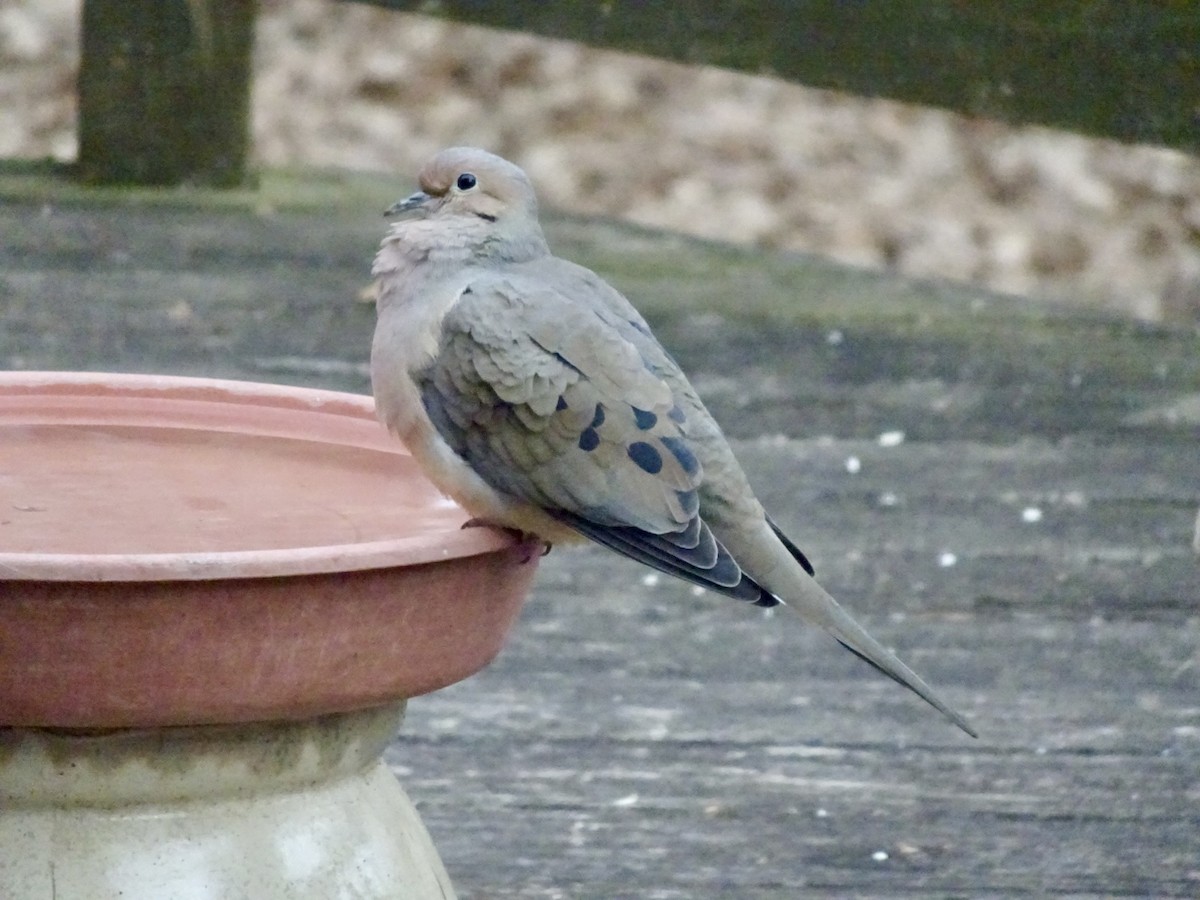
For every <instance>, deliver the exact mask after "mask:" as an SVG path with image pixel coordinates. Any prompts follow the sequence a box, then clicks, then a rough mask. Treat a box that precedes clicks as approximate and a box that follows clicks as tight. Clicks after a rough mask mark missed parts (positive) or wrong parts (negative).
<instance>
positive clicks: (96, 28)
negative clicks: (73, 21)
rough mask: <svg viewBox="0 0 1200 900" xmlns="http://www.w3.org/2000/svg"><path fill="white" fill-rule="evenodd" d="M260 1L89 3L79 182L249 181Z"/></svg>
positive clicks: (81, 86)
mask: <svg viewBox="0 0 1200 900" xmlns="http://www.w3.org/2000/svg"><path fill="white" fill-rule="evenodd" d="M254 14H255V3H254V0H84V4H83V58H82V61H81V64H80V68H79V165H78V175H79V177H80V178H81V179H82V180H84V181H87V182H91V183H99V184H145V185H176V184H196V185H209V186H217V187H230V186H235V185H239V184H241V183H242V182H243V181H244V179H245V164H246V149H247V146H248V142H249V139H248V127H247V126H248V121H249V112H250V55H251V49H252V46H253V39H254Z"/></svg>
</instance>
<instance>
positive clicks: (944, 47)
mask: <svg viewBox="0 0 1200 900" xmlns="http://www.w3.org/2000/svg"><path fill="white" fill-rule="evenodd" d="M369 2H372V3H374V4H375V5H379V6H386V7H390V8H393V9H403V10H410V11H414V12H420V13H423V14H432V15H439V16H444V17H446V18H451V19H456V20H459V21H462V22H470V23H474V24H478V25H487V26H491V27H495V28H506V29H510V30H514V31H526V32H532V33H534V34H540V35H544V36H547V37H554V38H563V39H567V40H575V41H581V42H583V43H587V44H592V45H594V46H598V47H607V48H611V49H617V50H625V51H629V52H633V53H643V54H648V55H650V56H659V57H663V58H665V59H674V60H678V61H680V62H686V63H693V64H707V65H714V66H722V67H725V68H730V69H737V70H740V71H743V72H751V73H755V74H771V75H776V76H779V77H781V78H786V79H788V80H790V81H796V82H800V83H802V84H807V85H811V86H812V87H819V88H831V89H834V90H841V91H848V92H850V93H855V94H861V95H864V96H869V97H888V98H891V99H894V100H902V101H905V102H910V103H921V104H927V105H931V106H940V107H944V108H947V109H952V110H955V111H958V112H962V113H965V114H967V115H975V116H985V117H989V118H995V119H1002V120H1005V121H1008V122H1013V123H1018V124H1029V123H1033V124H1040V125H1049V126H1053V127H1056V128H1064V129H1069V130H1072V131H1080V132H1084V133H1087V134H1093V135H1098V136H1103V137H1111V138H1115V139H1117V140H1122V141H1137V142H1146V143H1157V144H1165V145H1168V146H1173V147H1178V148H1180V149H1183V150H1188V151H1191V152H1196V151H1197V150H1198V149H1200V5H1197V4H1195V3H1190V2H1167V3H1152V2H1133V3H1130V2H1126V0H1051V2H1042V3H1031V2H1026V0H1007V2H1000V3H970V2H961V0H892V2H887V3H846V2H839V0H769V2H757V3H749V2H739V3H718V2H712V0H684V2H680V3H671V4H658V3H636V2H609V3H537V2H528V0H526V2H513V3H482V2H479V0H438V2H436V3H429V2H426V0H369Z"/></svg>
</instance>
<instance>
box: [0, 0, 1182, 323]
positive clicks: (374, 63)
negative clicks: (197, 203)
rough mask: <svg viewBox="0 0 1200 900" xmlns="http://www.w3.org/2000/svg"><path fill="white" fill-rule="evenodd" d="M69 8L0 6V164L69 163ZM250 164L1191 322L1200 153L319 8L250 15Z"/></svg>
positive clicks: (75, 48)
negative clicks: (479, 195) (457, 179)
mask: <svg viewBox="0 0 1200 900" xmlns="http://www.w3.org/2000/svg"><path fill="white" fill-rule="evenodd" d="M79 21H80V0H37V2H34V0H5V2H4V3H3V5H0V156H3V157H24V158H42V157H51V158H54V159H57V160H60V161H69V160H71V159H73V158H74V156H75V153H76V148H77V137H76V122H75V115H76V109H75V89H76V84H75V78H76V74H77V71H78V66H79V50H80V45H79ZM251 118H252V157H253V160H254V162H255V164H259V165H268V166H317V167H326V166H328V167H339V168H349V169H364V170H375V171H384V172H395V173H396V175H397V179H398V182H400V185H398V190H402V189H403V188H404V187H405V186H407V185H408V184H409V183H410V181H411V179H412V177H413V174H414V173H415V171H416V169H417V167H419V165H420V164H421V163H422V162H423V161H424V160H425V158H426V157H427V156H428V155H429V154H431V153H432V152H434V151H435V150H437V149H439V148H441V147H443V146H446V145H450V144H464V143H466V144H477V145H480V146H483V147H487V148H489V149H491V150H494V151H496V152H498V153H500V154H502V155H504V156H507V157H510V158H512V159H514V160H515V161H517V162H518V163H520V164H521V165H522V166H524V167H525V168H526V169H527V170H528V171H529V173H530V175H531V176H532V177H533V179H534V182H535V184H536V185H537V187H538V189H539V192H540V195H541V198H542V201H543V203H544V204H545V205H548V206H553V207H557V208H560V209H562V210H565V211H569V212H574V213H582V214H596V215H605V216H613V217H617V218H620V219H625V220H628V221H632V222H635V223H639V224H643V225H649V226H655V227H661V228H667V229H672V230H677V231H681V232H687V233H690V234H694V235H698V236H702V237H707V238H715V239H719V240H726V241H731V242H737V243H746V244H754V245H759V246H765V247H774V248H786V249H793V250H802V251H811V252H815V253H819V254H823V255H827V256H829V257H832V258H834V259H837V260H840V261H843V262H847V263H851V264H855V265H862V266H867V267H872V268H880V269H888V270H892V271H896V272H900V273H903V274H908V275H917V276H935V277H946V278H951V279H959V280H964V281H970V282H972V283H975V284H979V285H983V286H986V287H988V288H991V289H994V290H998V291H1003V292H1012V293H1019V294H1027V295H1033V296H1040V297H1045V298H1050V299H1053V300H1056V301H1060V302H1064V303H1082V304H1087V305H1090V306H1095V307H1100V308H1107V309H1110V310H1117V311H1121V312H1124V313H1128V314H1130V315H1132V316H1135V317H1138V318H1142V319H1147V320H1152V321H1160V320H1162V321H1172V322H1176V323H1183V324H1195V323H1196V322H1198V321H1200V159H1197V158H1195V157H1192V156H1189V155H1187V154H1185V153H1181V152H1177V151H1173V150H1167V149H1161V148H1156V147H1148V146H1129V145H1122V144H1118V143H1115V142H1111V141H1103V140H1095V139H1091V138H1086V137H1082V136H1078V135H1074V134H1069V133H1064V132H1057V131H1051V130H1048V129H1042V128H1014V127H1010V126H1006V125H1001V124H998V123H995V122H990V121H982V120H974V119H968V118H965V117H962V116H956V115H953V114H950V113H945V112H941V111H936V110H931V109H925V108H917V107H912V106H906V105H903V104H898V103H893V102H888V101H881V100H869V99H863V98H858V97H853V96H846V95H841V94H835V93H831V92H826V91H818V90H812V89H808V88H804V87H800V86H796V85H793V84H789V83H786V82H783V81H779V80H775V79H771V78H764V77H753V76H748V75H742V74H735V73H732V72H727V71H721V70H717V69H712V68H704V67H690V66H683V65H679V64H675V63H670V62H663V61H659V60H654V59H649V58H644V57H636V56H630V55H626V54H621V53H616V52H610V51H602V50H595V49H589V48H586V47H582V46H579V45H575V44H569V43H565V42H558V41H551V40H546V39H542V38H536V37H532V36H528V35H518V34H510V33H502V32H496V31H489V30H485V29H482V28H476V27H469V26H462V25H456V24H451V23H447V22H443V21H437V20H432V19H427V18H423V17H420V16H412V15H406V14H401V13H395V12H390V11H386V10H381V9H375V8H372V7H367V6H362V5H359V4H348V3H336V2H331V0H298V2H282V0H264V2H262V3H261V9H260V14H259V17H258V20H257V35H256V47H255V57H254V74H253V97H252V115H251Z"/></svg>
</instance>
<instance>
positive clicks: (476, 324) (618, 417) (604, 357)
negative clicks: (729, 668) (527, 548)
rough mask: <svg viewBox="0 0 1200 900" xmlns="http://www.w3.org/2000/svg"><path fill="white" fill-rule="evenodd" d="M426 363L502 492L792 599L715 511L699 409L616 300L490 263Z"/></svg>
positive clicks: (461, 432) (453, 430)
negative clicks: (760, 570)
mask: <svg viewBox="0 0 1200 900" xmlns="http://www.w3.org/2000/svg"><path fill="white" fill-rule="evenodd" d="M413 374H414V378H415V380H416V382H417V385H418V388H419V390H420V393H421V400H422V403H423V405H424V407H425V410H426V412H427V413H428V415H429V418H430V420H431V421H432V422H433V424H434V427H435V428H436V429H437V431H438V433H439V434H440V435H441V437H442V439H443V440H445V441H446V442H447V444H449V445H450V447H451V448H452V449H453V450H454V451H455V452H456V453H457V454H458V455H459V456H460V457H462V458H463V459H464V460H465V461H466V462H467V463H468V465H470V466H471V468H472V469H473V470H474V471H475V472H476V473H477V474H478V475H479V476H480V477H481V478H483V480H484V481H486V482H487V483H488V484H489V485H491V486H492V487H493V488H494V489H496V490H497V491H499V492H501V493H503V494H506V495H508V496H510V497H513V498H515V499H518V500H521V501H524V502H526V503H530V504H533V505H535V506H537V507H539V508H541V509H543V510H545V511H546V512H547V513H548V514H549V515H551V516H553V517H554V518H556V519H558V520H559V521H561V522H563V523H564V524H566V525H569V526H570V527H572V528H574V529H576V530H577V531H579V532H581V533H582V534H584V535H586V536H588V537H590V538H592V539H593V540H595V541H597V542H599V543H601V544H604V545H606V546H608V547H610V548H612V549H614V550H616V551H618V552H619V553H622V554H624V555H625V556H629V557H631V558H633V559H635V560H637V561H639V562H642V563H645V564H647V565H650V566H653V567H655V568H657V569H659V570H662V571H664V572H667V573H669V574H672V575H676V576H678V577H681V578H684V579H686V580H689V581H692V582H694V583H697V584H700V585H703V586H704V587H707V588H711V589H713V590H716V591H720V592H722V593H725V594H729V595H732V596H735V597H738V598H740V599H744V600H749V601H751V602H756V603H760V604H764V605H774V603H776V602H778V601H776V600H775V598H774V597H772V596H771V595H770V594H768V593H766V592H765V591H763V590H762V589H761V588H760V587H759V586H758V585H757V584H756V583H755V582H754V581H752V580H751V579H749V578H748V577H747V576H746V575H745V574H744V573H743V572H742V570H741V569H740V567H739V566H738V564H737V563H736V562H735V561H734V559H733V558H732V556H730V554H729V553H728V552H727V551H726V550H725V548H724V547H723V546H721V545H720V543H718V541H717V540H716V539H715V538H714V537H713V534H712V532H711V531H710V530H709V527H708V525H707V524H705V522H704V520H703V519H702V518H701V515H700V508H699V507H700V501H699V495H698V489H699V487H700V484H701V482H702V480H703V477H704V474H703V470H702V467H701V464H700V462H699V460H698V459H697V457H696V454H695V453H694V452H693V449H692V447H691V446H690V441H689V438H688V436H687V428H686V426H687V420H686V415H685V414H684V413H683V411H682V410H681V409H680V407H679V406H678V405H677V404H676V402H675V398H674V396H673V394H672V390H671V388H670V386H669V385H668V383H667V382H666V381H665V380H664V379H663V378H661V377H660V376H659V375H658V374H656V373H655V372H654V371H653V370H652V369H651V368H650V367H649V366H648V365H647V362H646V360H645V359H644V358H643V356H642V354H641V353H639V351H638V349H637V348H636V347H635V346H634V345H633V344H632V343H631V342H630V341H628V340H627V339H625V338H624V337H622V335H621V334H620V332H619V330H618V329H617V328H616V327H614V323H613V322H611V321H609V320H608V317H607V316H606V315H605V313H604V311H603V310H599V309H597V308H596V307H595V306H593V305H589V304H587V303H582V302H578V301H576V300H573V299H572V298H571V297H569V296H566V295H564V294H562V293H559V292H557V291H555V290H554V289H553V288H550V287H548V286H546V285H544V284H540V283H538V282H537V281H536V280H533V279H528V278H521V277H516V276H505V275H498V274H480V275H479V276H478V277H477V278H475V279H474V280H472V281H471V282H470V283H469V284H468V285H467V287H466V288H464V289H463V291H462V293H461V294H460V296H459V297H458V299H457V300H456V301H455V303H454V304H453V305H452V306H451V307H450V309H449V310H448V312H447V313H446V315H445V316H444V318H443V319H442V321H441V333H440V336H439V339H438V352H437V353H436V355H435V356H434V358H433V359H432V361H431V362H430V363H429V364H428V365H427V366H426V367H425V368H423V369H421V370H420V371H418V372H415V373H413Z"/></svg>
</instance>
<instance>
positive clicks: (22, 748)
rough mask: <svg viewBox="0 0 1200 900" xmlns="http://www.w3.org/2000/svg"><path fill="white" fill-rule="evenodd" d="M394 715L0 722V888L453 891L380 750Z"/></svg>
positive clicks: (362, 897) (143, 898)
mask: <svg viewBox="0 0 1200 900" xmlns="http://www.w3.org/2000/svg"><path fill="white" fill-rule="evenodd" d="M403 714H404V704H403V703H398V704H394V705H391V706H386V707H381V708H378V709H373V710H367V711H361V712H354V713H342V714H337V715H328V716H322V717H320V718H316V719H310V720H306V721H301V722H286V723H256V724H250V725H212V726H197V727H178V728H157V729H138V730H120V731H109V732H97V733H87V732H65V731H61V730H41V729H25V728H0V897H6V898H7V897H12V898H20V900H52V898H53V900H118V898H119V900H165V898H172V900H191V898H196V900H200V898H203V900H235V898H236V900H243V898H249V897H253V898H255V900H283V898H288V900H301V898H304V900H309V898H312V900H318V898H319V900H340V898H345V900H368V898H370V900H383V898H388V900H401V898H404V900H446V898H453V897H454V891H453V889H452V888H451V886H450V881H449V878H448V877H447V875H446V871H445V869H444V868H443V867H442V863H441V860H440V859H439V858H438V855H437V851H436V850H435V849H434V847H433V844H432V842H431V841H430V839H429V835H428V833H427V832H426V831H425V828H424V826H423V825H422V824H421V821H420V818H419V817H418V816H417V813H416V810H415V809H414V808H413V805H412V803H411V802H410V801H409V799H408V797H407V796H406V795H405V794H404V791H403V790H402V789H401V787H400V785H399V784H398V783H397V782H396V779H395V778H394V777H393V776H392V774H391V772H389V771H388V769H387V768H386V766H385V765H384V764H383V762H382V759H381V756H382V753H383V749H384V747H385V746H386V745H387V743H388V741H389V740H390V739H391V737H392V735H394V734H395V731H396V729H397V728H398V726H399V724H400V720H401V719H402V717H403Z"/></svg>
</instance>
